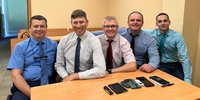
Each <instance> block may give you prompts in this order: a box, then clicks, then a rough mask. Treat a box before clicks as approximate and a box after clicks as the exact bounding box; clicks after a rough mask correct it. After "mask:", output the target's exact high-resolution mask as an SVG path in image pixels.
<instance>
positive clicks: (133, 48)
mask: <svg viewBox="0 0 200 100" xmlns="http://www.w3.org/2000/svg"><path fill="white" fill-rule="evenodd" d="M131 36H132V37H133V38H132V40H131V48H132V50H133V54H135V37H136V36H138V35H132V33H131Z"/></svg>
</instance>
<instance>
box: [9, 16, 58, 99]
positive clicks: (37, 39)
mask: <svg viewBox="0 0 200 100" xmlns="http://www.w3.org/2000/svg"><path fill="white" fill-rule="evenodd" d="M30 32H31V37H30V38H28V39H26V40H24V41H22V42H20V43H18V44H16V46H15V48H14V51H13V52H12V55H11V57H10V60H9V63H8V67H7V69H8V70H11V80H12V81H13V87H12V88H11V93H12V100H30V95H31V87H34V86H40V85H41V84H42V83H41V82H40V81H41V77H42V71H41V70H42V68H43V69H47V71H45V73H47V74H46V76H47V77H45V78H44V80H48V82H47V84H48V83H51V82H52V81H51V79H50V77H51V76H52V74H53V69H54V67H53V66H54V63H55V56H56V47H57V43H56V42H55V41H53V40H51V39H49V38H47V37H45V35H46V32H47V20H46V18H45V17H43V16H41V15H36V16H33V17H32V18H31V20H30ZM38 43H40V44H41V45H42V46H43V51H44V52H43V54H45V56H40V47H41V46H40V45H38ZM42 60H43V61H45V65H47V66H44V67H42V63H41V61H42ZM45 73H43V74H45ZM48 77H49V79H48ZM42 81H43V80H42Z"/></svg>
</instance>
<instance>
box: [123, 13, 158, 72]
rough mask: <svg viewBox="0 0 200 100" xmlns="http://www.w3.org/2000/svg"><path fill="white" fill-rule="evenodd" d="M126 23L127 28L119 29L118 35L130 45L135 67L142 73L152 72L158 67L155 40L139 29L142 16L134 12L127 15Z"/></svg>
mask: <svg viewBox="0 0 200 100" xmlns="http://www.w3.org/2000/svg"><path fill="white" fill-rule="evenodd" d="M127 23H128V26H129V28H126V30H125V29H122V28H121V30H122V31H121V32H120V34H121V35H122V36H123V37H125V38H126V39H127V40H128V41H129V42H130V43H131V48H132V50H133V52H134V55H135V58H136V63H137V67H138V68H139V69H140V70H141V71H144V72H148V73H149V72H153V71H154V70H155V69H156V68H157V67H158V65H159V62H160V60H159V59H160V58H159V54H158V47H157V45H156V41H155V39H154V38H153V37H152V36H151V35H149V34H147V33H146V32H144V31H143V30H142V29H141V28H142V26H143V23H144V21H143V15H142V14H141V13H140V12H138V11H134V12H132V13H130V14H129V16H128V21H127Z"/></svg>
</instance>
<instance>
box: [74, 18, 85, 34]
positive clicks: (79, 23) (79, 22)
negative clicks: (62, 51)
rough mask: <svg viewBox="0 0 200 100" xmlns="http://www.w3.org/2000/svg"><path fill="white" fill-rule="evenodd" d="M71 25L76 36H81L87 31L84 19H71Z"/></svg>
mask: <svg viewBox="0 0 200 100" xmlns="http://www.w3.org/2000/svg"><path fill="white" fill-rule="evenodd" d="M71 24H72V28H73V30H74V32H75V33H76V34H77V36H82V35H83V34H84V33H85V31H86V29H87V26H88V21H87V20H86V18H85V17H77V18H74V19H71Z"/></svg>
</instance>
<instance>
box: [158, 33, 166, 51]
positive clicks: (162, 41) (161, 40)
mask: <svg viewBox="0 0 200 100" xmlns="http://www.w3.org/2000/svg"><path fill="white" fill-rule="evenodd" d="M165 35H166V34H161V36H160V44H159V52H160V54H161V53H163V52H164V43H165V39H166V38H165Z"/></svg>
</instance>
